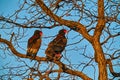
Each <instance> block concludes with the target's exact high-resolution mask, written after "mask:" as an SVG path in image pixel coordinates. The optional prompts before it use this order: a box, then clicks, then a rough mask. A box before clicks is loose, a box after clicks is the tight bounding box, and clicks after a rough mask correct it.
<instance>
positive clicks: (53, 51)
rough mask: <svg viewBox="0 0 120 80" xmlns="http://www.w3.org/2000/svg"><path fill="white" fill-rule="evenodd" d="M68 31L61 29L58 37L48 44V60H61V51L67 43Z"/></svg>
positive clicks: (46, 52)
mask: <svg viewBox="0 0 120 80" xmlns="http://www.w3.org/2000/svg"><path fill="white" fill-rule="evenodd" d="M66 33H67V30H65V29H62V30H60V31H59V33H58V35H57V36H56V38H55V39H53V41H51V42H50V43H49V44H48V48H47V49H46V51H45V54H46V57H47V59H48V60H50V61H51V60H54V59H55V60H60V58H61V53H62V51H63V50H64V49H65V46H66V44H67V39H66V37H65V34H66Z"/></svg>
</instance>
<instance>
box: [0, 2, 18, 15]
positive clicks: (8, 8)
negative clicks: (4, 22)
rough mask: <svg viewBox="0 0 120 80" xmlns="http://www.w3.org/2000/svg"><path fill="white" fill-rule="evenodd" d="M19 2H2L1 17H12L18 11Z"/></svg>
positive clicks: (0, 6) (0, 3)
mask: <svg viewBox="0 0 120 80" xmlns="http://www.w3.org/2000/svg"><path fill="white" fill-rule="evenodd" d="M17 3H18V0H0V15H1V14H2V15H6V16H7V15H10V14H12V13H13V12H14V10H15V9H17Z"/></svg>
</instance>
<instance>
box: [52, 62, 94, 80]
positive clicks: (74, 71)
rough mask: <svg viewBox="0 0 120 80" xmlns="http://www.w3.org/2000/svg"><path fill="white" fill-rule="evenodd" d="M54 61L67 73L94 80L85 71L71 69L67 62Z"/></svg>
mask: <svg viewBox="0 0 120 80" xmlns="http://www.w3.org/2000/svg"><path fill="white" fill-rule="evenodd" d="M54 63H56V64H57V65H59V67H60V68H61V69H62V71H63V72H65V73H67V74H71V75H76V76H79V77H81V78H82V79H83V80H92V79H91V78H90V77H88V76H86V75H85V74H84V73H82V72H80V71H76V70H71V69H69V68H68V67H67V66H66V65H65V64H63V63H62V62H59V61H54Z"/></svg>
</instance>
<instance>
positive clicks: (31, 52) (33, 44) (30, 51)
mask: <svg viewBox="0 0 120 80" xmlns="http://www.w3.org/2000/svg"><path fill="white" fill-rule="evenodd" d="M41 36H42V31H39V30H35V32H34V34H33V36H32V37H30V38H29V40H28V44H27V54H26V56H28V57H30V59H32V60H33V59H35V57H36V55H37V52H38V50H39V48H40V46H41V41H42V40H41Z"/></svg>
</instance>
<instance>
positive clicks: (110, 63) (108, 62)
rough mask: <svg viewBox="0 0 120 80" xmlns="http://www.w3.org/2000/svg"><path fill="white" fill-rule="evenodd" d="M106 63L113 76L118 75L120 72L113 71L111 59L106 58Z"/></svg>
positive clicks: (119, 75)
mask: <svg viewBox="0 0 120 80" xmlns="http://www.w3.org/2000/svg"><path fill="white" fill-rule="evenodd" d="M107 64H108V65H109V70H110V73H111V74H112V75H113V76H114V77H120V72H119V73H116V72H114V70H113V66H112V62H111V59H108V60H107Z"/></svg>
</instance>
